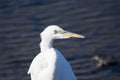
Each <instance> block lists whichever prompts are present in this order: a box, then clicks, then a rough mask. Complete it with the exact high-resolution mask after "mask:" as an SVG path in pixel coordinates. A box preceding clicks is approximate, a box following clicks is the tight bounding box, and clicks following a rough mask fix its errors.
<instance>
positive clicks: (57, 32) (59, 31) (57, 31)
mask: <svg viewBox="0 0 120 80" xmlns="http://www.w3.org/2000/svg"><path fill="white" fill-rule="evenodd" d="M54 33H55V34H61V33H64V31H62V30H54Z"/></svg>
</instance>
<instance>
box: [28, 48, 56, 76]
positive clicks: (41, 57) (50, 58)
mask: <svg viewBox="0 0 120 80" xmlns="http://www.w3.org/2000/svg"><path fill="white" fill-rule="evenodd" d="M56 58H57V50H56V49H50V50H48V51H45V52H41V53H39V54H38V55H37V56H36V57H35V58H34V59H33V61H32V63H31V65H30V68H29V70H28V74H29V73H31V72H35V71H41V70H44V69H45V68H47V67H48V66H49V64H50V63H51V64H52V63H54V62H55V61H56Z"/></svg>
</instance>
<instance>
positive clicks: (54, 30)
mask: <svg viewBox="0 0 120 80" xmlns="http://www.w3.org/2000/svg"><path fill="white" fill-rule="evenodd" d="M70 37H74V38H84V36H82V35H78V34H75V33H70V32H68V31H65V30H63V29H61V28H60V27H58V26H57V25H51V26H48V27H47V28H46V29H45V30H44V31H43V32H42V33H41V39H42V41H41V43H40V47H41V53H39V54H38V55H37V56H36V57H35V58H34V59H33V61H32V63H31V65H30V68H29V71H28V74H30V75H31V80H77V78H76V77H75V75H74V73H73V71H72V68H71V66H70V64H69V63H68V61H67V60H66V59H65V58H64V56H63V55H62V54H61V53H60V52H59V51H58V50H56V49H54V48H53V46H52V43H53V41H54V39H66V38H70Z"/></svg>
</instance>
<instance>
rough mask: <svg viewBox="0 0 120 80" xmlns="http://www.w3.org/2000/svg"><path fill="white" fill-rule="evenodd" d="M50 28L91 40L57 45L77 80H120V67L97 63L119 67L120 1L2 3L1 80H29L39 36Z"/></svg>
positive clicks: (25, 0) (9, 0)
mask: <svg viewBox="0 0 120 80" xmlns="http://www.w3.org/2000/svg"><path fill="white" fill-rule="evenodd" d="M51 24H56V25H59V26H61V27H62V28H63V29H66V30H68V31H71V32H75V33H79V34H82V35H85V36H86V38H85V39H67V40H55V43H54V47H56V48H57V49H59V50H60V51H61V52H62V53H63V55H64V56H65V57H66V59H67V60H68V61H69V62H70V64H71V65H72V68H73V70H74V72H75V74H76V76H77V78H78V80H120V64H115V65H108V66H103V67H101V66H97V64H98V62H96V61H93V60H92V57H94V56H95V55H96V56H103V57H105V58H104V59H105V60H106V59H107V58H109V57H110V58H109V61H112V60H113V59H116V61H118V62H119V61H120V59H119V58H120V0H0V80H30V76H29V75H27V71H28V68H29V65H30V63H31V61H32V59H33V58H34V57H35V56H36V55H37V54H38V53H39V52H40V49H39V43H40V35H39V34H40V32H41V31H42V30H43V29H44V28H46V26H48V25H51ZM106 57H107V58H106ZM111 57H112V58H111Z"/></svg>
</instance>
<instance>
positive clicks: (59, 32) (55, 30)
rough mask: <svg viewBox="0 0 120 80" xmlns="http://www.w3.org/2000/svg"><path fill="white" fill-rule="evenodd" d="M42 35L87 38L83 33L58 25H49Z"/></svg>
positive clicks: (60, 37) (55, 37)
mask: <svg viewBox="0 0 120 80" xmlns="http://www.w3.org/2000/svg"><path fill="white" fill-rule="evenodd" d="M41 37H51V38H52V39H66V38H85V37H84V36H83V35H79V34H76V33H72V32H68V31H65V30H63V29H62V28H60V27H59V26H57V25H50V26H48V27H47V28H46V29H45V30H44V31H43V32H42V33H41Z"/></svg>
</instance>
